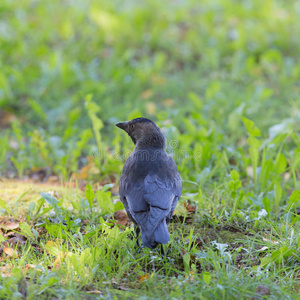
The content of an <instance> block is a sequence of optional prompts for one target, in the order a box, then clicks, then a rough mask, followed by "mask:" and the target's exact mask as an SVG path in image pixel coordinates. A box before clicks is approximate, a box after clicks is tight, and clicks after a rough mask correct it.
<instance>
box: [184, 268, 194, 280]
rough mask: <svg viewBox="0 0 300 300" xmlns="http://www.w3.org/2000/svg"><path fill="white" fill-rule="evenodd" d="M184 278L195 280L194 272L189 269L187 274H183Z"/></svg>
mask: <svg viewBox="0 0 300 300" xmlns="http://www.w3.org/2000/svg"><path fill="white" fill-rule="evenodd" d="M185 279H187V280H188V281H189V282H194V281H195V272H194V271H190V272H189V274H188V275H186V276H185Z"/></svg>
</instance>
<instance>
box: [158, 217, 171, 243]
mask: <svg viewBox="0 0 300 300" xmlns="http://www.w3.org/2000/svg"><path fill="white" fill-rule="evenodd" d="M154 240H155V242H157V243H159V244H167V243H169V242H170V235H169V231H168V227H167V223H166V219H163V220H162V221H161V222H160V224H159V225H158V226H157V228H156V230H155V232H154Z"/></svg>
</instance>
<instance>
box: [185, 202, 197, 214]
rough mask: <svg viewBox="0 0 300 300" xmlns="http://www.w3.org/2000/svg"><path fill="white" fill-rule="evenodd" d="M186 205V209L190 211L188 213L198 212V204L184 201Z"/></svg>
mask: <svg viewBox="0 0 300 300" xmlns="http://www.w3.org/2000/svg"><path fill="white" fill-rule="evenodd" d="M184 207H185V208H186V210H187V211H188V213H191V214H193V213H195V212H196V206H194V205H191V204H189V203H188V202H185V203H184Z"/></svg>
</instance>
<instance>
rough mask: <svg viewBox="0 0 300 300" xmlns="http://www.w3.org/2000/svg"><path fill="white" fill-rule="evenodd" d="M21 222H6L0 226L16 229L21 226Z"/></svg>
mask: <svg viewBox="0 0 300 300" xmlns="http://www.w3.org/2000/svg"><path fill="white" fill-rule="evenodd" d="M19 224H20V223H19V222H9V223H6V224H1V225H0V226H1V227H2V228H4V229H6V230H15V229H17V228H19Z"/></svg>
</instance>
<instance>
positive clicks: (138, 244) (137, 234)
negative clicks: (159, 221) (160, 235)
mask: <svg viewBox="0 0 300 300" xmlns="http://www.w3.org/2000/svg"><path fill="white" fill-rule="evenodd" d="M134 231H135V238H136V246H137V248H138V253H140V252H141V245H140V242H139V235H140V232H141V229H140V227H139V226H137V225H135V226H134Z"/></svg>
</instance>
